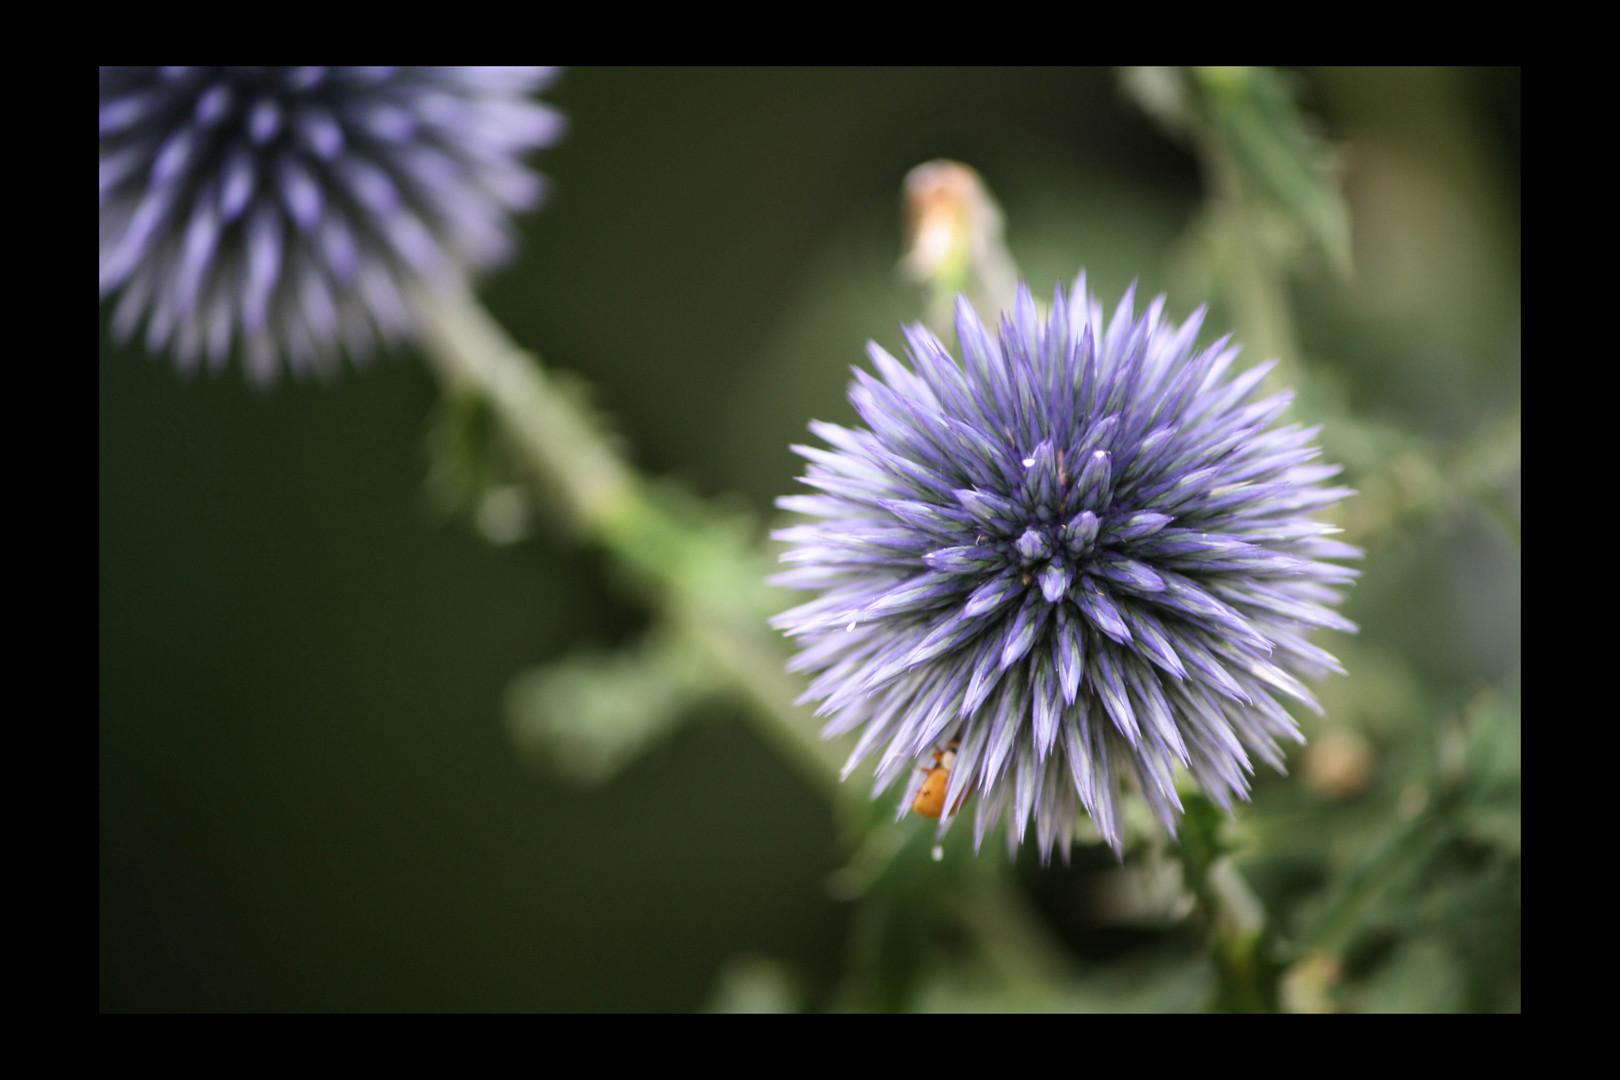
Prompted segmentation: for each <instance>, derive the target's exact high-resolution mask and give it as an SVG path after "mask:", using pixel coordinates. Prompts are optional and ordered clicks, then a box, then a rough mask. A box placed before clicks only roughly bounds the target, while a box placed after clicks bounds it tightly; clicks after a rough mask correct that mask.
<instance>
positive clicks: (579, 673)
mask: <svg viewBox="0 0 1620 1080" xmlns="http://www.w3.org/2000/svg"><path fill="white" fill-rule="evenodd" d="M714 689H715V679H714V676H713V674H712V672H711V671H710V669H709V667H708V665H707V663H706V662H705V661H704V660H703V658H702V657H700V656H698V655H696V654H695V653H694V652H693V651H692V650H691V649H690V648H688V647H686V646H683V645H682V644H680V643H679V642H677V641H675V640H673V639H672V638H670V637H668V636H666V635H662V634H653V635H649V637H648V638H647V639H646V640H645V641H643V642H642V643H641V644H640V645H639V646H638V647H636V648H634V649H628V650H625V651H623V652H618V653H609V654H601V653H583V654H577V655H574V656H569V657H566V658H564V659H562V660H559V661H557V662H555V663H551V664H544V665H541V666H540V667H536V668H531V669H529V670H528V671H525V672H522V673H520V674H518V675H517V676H516V677H514V678H513V680H512V682H511V683H510V685H509V686H508V687H507V692H506V718H507V728H508V731H509V732H510V734H511V737H512V740H513V742H515V743H516V744H517V746H518V748H519V749H520V750H521V751H523V752H524V753H525V754H526V755H528V756H530V757H531V758H533V759H534V760H536V761H537V762H539V763H540V764H542V765H544V766H545V767H547V768H550V769H551V770H553V771H555V772H557V773H559V774H560V775H562V776H564V777H566V778H568V779H570V780H574V781H577V782H580V783H586V784H595V783H601V782H603V781H606V780H608V779H611V778H612V777H613V776H614V775H615V774H616V773H618V772H619V770H621V769H623V768H624V767H625V766H626V765H628V764H629V763H630V762H631V761H633V760H634V759H635V758H636V757H638V756H639V755H640V754H641V753H642V752H643V751H644V750H645V749H646V748H647V747H648V746H649V745H651V744H652V743H653V742H654V741H656V740H657V739H658V738H660V737H661V736H663V735H665V734H666V733H667V732H668V731H669V730H670V729H671V728H672V727H673V726H674V724H675V722H676V721H677V720H679V719H680V717H681V714H682V713H684V712H685V711H686V710H687V709H689V708H690V707H691V706H692V705H693V704H695V703H696V702H697V701H698V700H700V699H701V698H703V697H705V696H706V695H708V694H709V693H711V692H712V691H713V690H714Z"/></svg>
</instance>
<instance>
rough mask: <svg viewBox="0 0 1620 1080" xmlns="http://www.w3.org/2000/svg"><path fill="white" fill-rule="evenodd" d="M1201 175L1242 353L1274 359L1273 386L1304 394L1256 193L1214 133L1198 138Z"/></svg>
mask: <svg viewBox="0 0 1620 1080" xmlns="http://www.w3.org/2000/svg"><path fill="white" fill-rule="evenodd" d="M1199 147H1200V150H1201V152H1202V157H1203V162H1204V171H1205V174H1206V177H1207V180H1208V183H1209V185H1210V195H1209V200H1208V213H1209V215H1210V220H1211V224H1212V227H1213V229H1214V230H1215V232H1216V234H1217V235H1218V236H1219V237H1221V239H1222V240H1223V241H1224V242H1223V243H1222V244H1221V245H1220V247H1221V249H1222V254H1223V255H1224V256H1225V258H1224V259H1223V260H1222V263H1221V265H1220V266H1218V267H1217V268H1216V275H1215V277H1216V280H1217V281H1218V282H1219V283H1220V289H1221V292H1222V295H1223V296H1224V297H1225V299H1226V303H1227V304H1228V306H1230V307H1231V309H1232V318H1233V321H1234V323H1235V324H1236V326H1237V330H1238V334H1239V340H1241V341H1242V342H1243V343H1244V346H1245V349H1244V355H1246V356H1248V357H1249V358H1250V359H1251V360H1270V359H1275V360H1276V361H1277V366H1276V367H1275V368H1274V369H1272V372H1271V374H1270V375H1269V376H1267V382H1268V383H1269V384H1270V385H1271V386H1273V387H1275V388H1282V387H1295V388H1299V389H1301V390H1303V386H1304V381H1305V380H1304V375H1305V372H1304V371H1303V369H1302V368H1301V366H1300V360H1299V338H1298V336H1297V334H1296V333H1295V331H1294V318H1293V314H1292V312H1291V311H1290V309H1289V304H1288V288H1287V285H1286V284H1285V277H1284V270H1283V268H1282V267H1280V266H1278V265H1276V262H1275V260H1274V259H1272V258H1271V255H1270V253H1269V251H1268V249H1267V245H1266V242H1265V239H1264V237H1263V236H1262V234H1261V225H1260V222H1259V221H1258V220H1257V219H1256V215H1255V195H1254V193H1253V192H1252V191H1250V190H1249V183H1248V181H1247V180H1245V178H1244V175H1243V170H1242V168H1241V167H1240V166H1239V165H1238V162H1237V159H1236V157H1235V155H1234V154H1233V152H1232V150H1231V149H1230V148H1229V147H1227V146H1226V145H1225V144H1224V143H1223V142H1222V141H1221V139H1220V137H1219V135H1218V134H1217V133H1216V131H1215V130H1213V129H1210V130H1206V131H1205V132H1204V133H1203V136H1202V138H1200V140H1199Z"/></svg>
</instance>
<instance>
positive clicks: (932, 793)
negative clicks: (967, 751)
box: [911, 739, 968, 818]
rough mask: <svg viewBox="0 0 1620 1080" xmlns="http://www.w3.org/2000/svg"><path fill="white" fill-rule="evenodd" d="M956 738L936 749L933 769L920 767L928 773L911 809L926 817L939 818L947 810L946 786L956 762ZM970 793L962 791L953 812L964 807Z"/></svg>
mask: <svg viewBox="0 0 1620 1080" xmlns="http://www.w3.org/2000/svg"><path fill="white" fill-rule="evenodd" d="M956 745H957V743H956V740H955V739H952V740H951V741H950V742H949V743H947V744H946V746H945V749H944V750H942V751H941V750H935V751H934V767H933V768H932V769H919V770H918V771H919V772H923V773H926V774H927V776H926V777H925V778H924V779H923V782H922V787H921V788H919V789H918V790H917V797H916V798H915V799H913V800H911V811H912V813H914V814H921V815H922V816H923V817H925V818H937V817H939V815H940V814H942V813H944V812H945V788H946V786H947V785H948V784H949V783H950V779H951V766H952V765H954V764H956ZM967 797H968V793H967V792H965V791H964V792H962V795H961V797H960V798H958V799H957V800H956V805H955V806H953V807H951V813H953V814H954V813H956V812H957V811H958V810H960V809H962V803H964V802H966V801H967Z"/></svg>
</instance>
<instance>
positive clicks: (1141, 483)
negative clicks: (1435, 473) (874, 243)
mask: <svg viewBox="0 0 1620 1080" xmlns="http://www.w3.org/2000/svg"><path fill="white" fill-rule="evenodd" d="M1133 293H1134V287H1133V290H1132V292H1127V293H1126V295H1125V298H1124V300H1123V301H1121V303H1120V305H1119V308H1118V310H1117V311H1116V312H1115V313H1114V316H1113V319H1112V320H1111V321H1106V322H1105V320H1104V318H1103V311H1102V308H1101V307H1100V306H1099V305H1098V304H1097V302H1096V300H1095V299H1094V298H1093V297H1092V296H1091V295H1090V294H1089V293H1088V292H1087V291H1086V287H1085V275H1084V274H1082V275H1081V277H1080V280H1079V281H1078V282H1077V283H1076V286H1075V290H1074V293H1073V296H1072V297H1067V298H1066V297H1065V295H1064V293H1063V290H1062V289H1061V288H1059V289H1058V290H1057V294H1056V296H1055V297H1054V299H1053V302H1052V308H1051V311H1050V313H1049V314H1048V315H1046V316H1045V317H1042V316H1041V315H1040V314H1038V313H1037V311H1036V307H1035V304H1034V302H1033V300H1032V299H1031V297H1030V294H1029V292H1028V290H1027V289H1025V288H1023V287H1022V286H1020V288H1019V291H1018V297H1017V301H1016V303H1015V305H1014V309H1013V311H1012V313H1011V315H1010V317H1005V316H1004V317H1003V319H1002V322H1001V328H1000V337H999V339H997V338H995V337H992V336H991V335H990V334H989V333H988V332H987V331H986V330H985V328H984V326H983V325H982V324H981V323H980V322H979V319H978V317H977V316H976V315H975V314H974V312H973V310H972V308H971V307H970V306H969V305H968V304H967V303H966V301H964V300H959V301H958V304H957V320H956V330H957V335H958V339H959V341H960V343H961V351H962V355H963V357H964V360H965V363H961V364H959V363H958V362H957V361H956V359H955V358H953V357H952V356H951V354H950V353H949V352H948V351H947V350H946V348H945V347H944V346H943V345H941V343H940V342H939V340H938V339H937V338H935V337H934V335H933V334H931V333H929V332H928V331H927V330H926V329H924V328H922V327H920V326H917V327H911V328H909V329H908V330H907V331H906V338H907V343H908V346H909V348H908V352H909V355H910V359H911V364H910V367H909V368H908V367H907V366H906V365H904V364H902V363H900V362H899V361H898V360H896V359H895V358H894V357H892V356H890V355H889V354H888V353H886V352H885V351H884V350H883V349H881V348H879V347H878V346H877V345H876V344H871V345H869V346H868V348H867V352H868V355H869V356H870V358H871V361H872V365H873V367H874V368H875V369H876V372H877V375H876V377H874V376H873V375H871V374H868V373H867V372H865V371H862V370H860V369H855V381H854V383H853V384H851V387H850V399H851V401H853V402H854V405H855V408H856V410H857V412H859V414H860V416H861V418H862V420H864V421H865V423H866V426H865V427H863V428H853V429H851V428H845V427H840V426H838V425H836V424H827V423H820V422H815V423H812V424H811V430H812V431H814V432H815V433H816V434H817V435H819V436H820V437H821V438H822V439H824V440H826V442H827V443H828V444H829V445H830V446H831V449H827V450H823V449H816V448H812V447H804V446H797V447H794V450H795V451H796V452H798V453H799V454H800V455H802V456H803V457H805V458H807V459H809V462H810V464H809V467H808V468H807V470H806V475H805V476H804V477H803V482H804V483H805V484H807V485H809V486H810V487H812V488H816V489H818V491H819V492H820V493H819V494H815V495H797V496H790V497H787V498H783V499H781V500H779V505H781V506H782V507H783V508H784V509H787V510H793V511H798V512H800V513H803V514H807V515H810V516H812V517H815V518H819V519H820V520H819V521H817V522H816V523H814V524H806V525H799V526H795V527H792V528H788V529H784V530H781V531H780V532H779V533H777V534H776V535H777V538H778V539H781V540H785V541H788V542H789V543H790V544H791V545H792V546H791V549H790V550H789V551H788V552H787V553H786V554H785V555H784V556H783V560H784V561H786V562H790V563H797V564H799V565H798V566H797V567H796V568H795V569H792V570H790V571H788V572H787V573H784V574H782V575H780V576H779V577H778V578H776V579H775V580H776V581H777V582H778V583H779V584H784V585H788V586H792V587H796V588H802V589H813V590H817V591H819V592H820V594H821V595H820V596H819V597H818V598H817V599H815V600H812V601H810V602H809V603H807V604H804V605H802V606H800V607H797V608H794V609H793V610H791V611H788V612H786V613H784V614H783V615H780V616H778V617H777V619H776V620H775V622H776V625H777V626H779V627H781V628H782V629H784V630H786V631H787V633H789V634H790V635H794V636H797V637H798V638H799V640H800V644H801V646H802V650H801V651H800V652H799V654H798V655H797V656H796V657H795V658H794V660H793V661H792V666H793V667H795V668H796V669H798V670H803V671H809V672H815V673H817V674H816V676H815V678H814V680H813V681H812V683H811V686H810V690H809V692H808V693H807V695H806V696H807V698H810V699H819V700H820V701H821V706H820V709H819V712H820V713H821V714H823V715H825V714H831V716H832V719H831V720H830V721H829V723H828V724H827V727H826V730H825V732H824V734H825V735H826V736H828V737H831V736H833V735H837V734H840V733H843V732H846V731H850V730H853V729H855V728H862V729H863V730H862V733H861V737H860V741H859V743H858V745H857V746H856V747H855V750H854V753H853V754H852V755H851V758H850V763H849V766H848V767H847V768H846V776H847V775H848V772H849V771H850V770H852V769H853V768H854V767H855V765H857V764H858V763H859V762H860V761H861V760H862V759H864V758H865V757H866V756H867V755H869V754H870V753H871V752H872V751H873V750H875V749H876V748H878V747H880V746H881V747H883V748H884V751H883V755H882V758H881V760H880V761H879V763H878V766H877V770H876V772H877V785H878V786H877V792H881V791H882V790H885V789H887V788H888V787H890V786H891V785H892V784H893V783H894V782H895V781H896V780H898V779H900V778H902V777H909V778H911V780H910V783H909V784H908V786H907V789H906V793H905V795H906V797H905V799H904V800H903V801H902V802H901V805H900V811H901V813H902V814H903V813H905V811H906V809H907V808H908V807H909V806H910V805H911V797H912V795H913V794H914V793H915V792H916V791H917V790H918V787H919V785H920V784H921V783H922V777H921V776H919V775H918V771H919V768H920V767H924V766H927V765H929V764H931V763H932V761H931V755H930V751H931V750H932V749H934V748H936V747H941V746H943V745H945V744H946V743H947V742H948V741H950V740H954V741H955V742H956V743H957V744H958V745H957V751H956V757H955V761H954V764H953V765H952V767H951V770H950V775H949V786H948V790H947V792H946V798H945V805H946V807H947V808H948V809H947V810H946V814H945V818H944V820H943V821H942V823H941V827H942V828H943V827H945V825H947V824H948V823H949V820H950V816H951V814H953V813H954V812H955V809H956V807H957V806H958V804H959V800H961V799H963V798H965V797H967V796H969V795H974V796H976V801H977V820H976V826H975V838H976V840H977V841H982V839H983V836H984V833H985V830H986V829H987V828H989V827H990V826H991V825H992V824H993V823H994V822H995V821H996V820H997V819H998V818H1000V817H1002V816H1003V814H1005V818H1006V828H1007V840H1008V847H1009V850H1013V849H1016V847H1017V845H1018V844H1019V843H1020V842H1022V840H1023V838H1024V835H1025V831H1026V828H1027V825H1028V823H1029V821H1030V819H1031V817H1032V816H1033V819H1034V822H1035V829H1036V838H1037V842H1038V845H1039V848H1040V851H1041V855H1042V858H1043V859H1045V858H1049V857H1050V855H1051V853H1052V851H1053V850H1054V849H1057V850H1060V851H1061V852H1062V853H1063V854H1064V856H1065V858H1066V857H1067V855H1068V850H1069V847H1070V844H1071V843H1072V841H1073V837H1074V830H1075V827H1076V825H1077V824H1078V821H1079V811H1080V808H1081V807H1082V806H1083V807H1084V808H1085V809H1086V811H1087V812H1088V813H1089V814H1090V816H1091V818H1092V820H1093V821H1094V822H1095V823H1096V826H1097V829H1098V831H1099V833H1100V834H1101V835H1102V836H1103V837H1104V838H1105V839H1106V840H1107V841H1108V842H1109V843H1110V844H1112V845H1113V846H1114V847H1115V849H1116V850H1118V849H1120V848H1121V846H1122V844H1123V836H1122V830H1121V817H1120V798H1121V794H1122V789H1123V787H1124V786H1125V785H1127V784H1129V785H1134V786H1135V787H1137V788H1138V789H1139V790H1140V791H1141V793H1142V794H1143V795H1144V796H1145V797H1146V799H1147V801H1148V803H1149V804H1150V805H1151V806H1152V808H1153V810H1154V812H1155V813H1156V814H1157V816H1158V818H1159V820H1160V821H1161V822H1162V823H1163V824H1164V827H1165V828H1166V829H1167V830H1169V831H1170V832H1171V833H1172V834H1174V832H1175V827H1176V820H1177V816H1178V814H1179V812H1180V809H1181V803H1180V800H1179V798H1178V797H1177V794H1176V771H1177V767H1178V766H1180V767H1182V768H1184V769H1185V770H1186V771H1187V773H1189V774H1190V775H1191V777H1192V778H1193V779H1194V780H1195V781H1196V782H1197V783H1198V785H1199V786H1200V787H1201V788H1202V789H1203V791H1204V792H1205V793H1206V794H1207V795H1208V796H1209V797H1210V798H1211V799H1212V800H1213V801H1214V802H1215V803H1217V804H1219V805H1220V806H1222V807H1223V808H1226V809H1228V810H1230V808H1231V805H1232V801H1233V798H1234V797H1238V798H1243V797H1246V796H1247V792H1248V781H1247V775H1246V774H1251V773H1252V772H1253V768H1252V766H1251V762H1250V759H1251V756H1254V757H1259V758H1261V759H1262V760H1264V761H1267V762H1269V763H1271V764H1272V765H1274V766H1277V767H1278V768H1281V767H1282V764H1283V759H1282V754H1281V751H1280V750H1279V748H1278V744H1277V740H1278V739H1293V740H1296V741H1300V740H1301V736H1300V733H1299V729H1298V727H1297V726H1296V724H1295V722H1294V720H1293V719H1292V718H1291V717H1290V716H1289V714H1288V713H1287V712H1286V711H1285V710H1284V708H1283V706H1282V705H1281V703H1280V701H1279V698H1292V699H1294V700H1295V701H1298V702H1301V703H1303V704H1305V705H1306V706H1307V707H1309V708H1311V709H1318V706H1317V703H1316V701H1315V699H1314V698H1313V697H1312V696H1311V693H1310V691H1309V690H1307V689H1306V688H1305V686H1304V685H1303V684H1302V683H1301V681H1300V677H1301V676H1318V675H1321V674H1323V673H1325V672H1326V671H1328V670H1334V671H1342V669H1341V668H1340V667H1339V665H1338V664H1337V662H1336V661H1335V660H1334V659H1333V657H1332V656H1330V655H1328V654H1327V653H1326V652H1324V651H1323V650H1322V649H1320V648H1318V647H1316V646H1314V645H1312V644H1310V643H1309V642H1308V641H1307V640H1306V637H1307V636H1308V634H1309V633H1310V631H1311V630H1312V629H1313V628H1314V627H1318V626H1328V627H1336V628H1338V629H1341V630H1354V629H1355V627H1354V626H1353V625H1352V624H1351V623H1349V622H1347V621H1346V620H1345V619H1343V618H1342V617H1340V616H1339V615H1337V614H1336V613H1334V612H1333V611H1332V610H1331V607H1330V606H1331V605H1333V604H1336V603H1338V602H1339V600H1340V599H1341V597H1340V595H1339V593H1338V591H1337V588H1336V587H1337V586H1340V585H1343V584H1345V583H1347V582H1348V581H1349V580H1350V579H1351V577H1352V576H1353V575H1354V573H1355V572H1354V571H1352V570H1349V569H1346V568H1345V567H1342V566H1339V565H1337V564H1335V563H1332V562H1328V561H1325V560H1329V559H1339V558H1347V557H1354V556H1356V555H1359V554H1360V552H1359V551H1358V549H1356V548H1353V547H1351V546H1349V545H1347V544H1343V543H1340V542H1338V541H1336V540H1333V539H1330V538H1329V536H1328V534H1330V533H1333V532H1336V531H1337V530H1335V529H1334V528H1333V527H1332V526H1329V525H1326V524H1322V523H1320V522H1318V521H1317V520H1315V518H1314V517H1313V514H1314V512H1315V511H1317V510H1319V509H1321V508H1323V507H1325V506H1328V505H1330V504H1332V503H1334V502H1336V501H1338V500H1339V499H1340V498H1342V497H1343V496H1345V495H1347V494H1349V492H1348V491H1347V490H1346V489H1344V488H1341V487H1329V486H1325V481H1327V480H1328V479H1329V478H1330V477H1332V476H1333V475H1335V474H1336V473H1337V472H1338V469H1337V467H1335V466H1332V465H1322V464H1317V463H1315V458H1316V457H1317V455H1318V454H1319V452H1320V451H1319V450H1318V449H1317V448H1315V447H1313V446H1312V445H1311V441H1312V439H1313V438H1314V437H1315V434H1316V431H1317V429H1315V428H1302V427H1301V426H1300V425H1298V424H1287V425H1282V426H1277V425H1275V421H1276V420H1277V419H1278V417H1279V415H1280V414H1281V413H1282V411H1283V410H1284V408H1285V407H1286V406H1287V404H1288V402H1289V400H1290V399H1291V396H1292V395H1291V394H1286V393H1284V394H1277V395H1275V396H1272V397H1266V398H1263V399H1260V400H1254V398H1255V396H1256V391H1257V389H1258V388H1259V386H1260V383H1261V380H1262V379H1263V378H1264V377H1265V375H1266V373H1267V371H1269V370H1270V368H1271V366H1272V365H1270V364H1265V365H1261V366H1259V367H1255V368H1251V369H1249V370H1248V371H1245V372H1243V373H1241V374H1238V375H1233V374H1232V362H1233V360H1234V359H1235V358H1236V356H1237V353H1238V350H1237V348H1235V347H1231V346H1230V345H1229V339H1228V338H1222V339H1221V340H1220V341H1218V342H1216V343H1215V344H1214V345H1212V346H1210V347H1208V348H1206V349H1202V350H1199V349H1197V348H1196V347H1195V338H1196V336H1197V334H1198V330H1199V328H1200V326H1201V325H1202V322H1203V311H1202V309H1200V310H1199V311H1198V312H1197V313H1196V314H1194V315H1193V317H1192V318H1191V319H1190V320H1189V321H1188V322H1187V324H1186V325H1184V326H1182V327H1180V328H1178V327H1176V326H1175V325H1174V324H1173V323H1171V322H1169V321H1167V320H1166V319H1164V318H1163V315H1162V311H1163V306H1164V298H1163V297H1160V298H1159V299H1157V300H1155V301H1154V302H1153V304H1152V305H1151V306H1149V308H1148V309H1147V311H1146V312H1145V313H1143V314H1141V315H1138V314H1136V313H1135V311H1134V305H1133ZM877 792H874V795H876V794H877ZM970 805H971V804H970Z"/></svg>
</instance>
